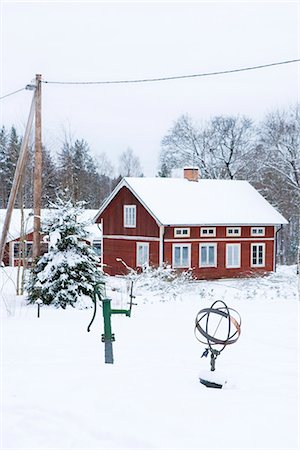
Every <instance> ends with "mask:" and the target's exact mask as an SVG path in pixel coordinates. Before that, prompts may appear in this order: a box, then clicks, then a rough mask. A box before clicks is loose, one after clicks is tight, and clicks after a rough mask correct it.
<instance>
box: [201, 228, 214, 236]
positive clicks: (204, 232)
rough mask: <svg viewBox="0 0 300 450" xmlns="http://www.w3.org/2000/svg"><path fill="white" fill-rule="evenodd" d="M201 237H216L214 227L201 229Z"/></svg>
mask: <svg viewBox="0 0 300 450" xmlns="http://www.w3.org/2000/svg"><path fill="white" fill-rule="evenodd" d="M200 236H201V237H216V227H201V229H200Z"/></svg>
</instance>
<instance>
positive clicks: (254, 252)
mask: <svg viewBox="0 0 300 450" xmlns="http://www.w3.org/2000/svg"><path fill="white" fill-rule="evenodd" d="M264 265H265V244H251V267H264Z"/></svg>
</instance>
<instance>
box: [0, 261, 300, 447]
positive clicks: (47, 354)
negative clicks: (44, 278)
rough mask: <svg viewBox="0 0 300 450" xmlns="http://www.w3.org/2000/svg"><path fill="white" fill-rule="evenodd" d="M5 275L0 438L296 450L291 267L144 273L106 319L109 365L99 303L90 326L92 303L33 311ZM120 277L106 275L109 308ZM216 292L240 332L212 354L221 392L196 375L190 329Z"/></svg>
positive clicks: (196, 349) (0, 285)
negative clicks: (253, 275)
mask: <svg viewBox="0 0 300 450" xmlns="http://www.w3.org/2000/svg"><path fill="white" fill-rule="evenodd" d="M4 270H5V272H4ZM9 270H10V271H11V272H9ZM8 275H9V276H10V277H11V278H8ZM15 275H16V274H15V271H14V269H9V268H6V269H1V278H0V294H1V314H2V370H1V375H2V409H1V436H2V447H1V448H3V449H11V448H13V449H25V448H26V449H28V448H30V449H69V448H82V449H123V448H128V449H135V448H136V449H141V450H142V449H152V448H154V449H239V450H244V449H272V450H275V449H298V448H299V300H298V296H297V277H296V269H295V267H279V268H278V272H277V273H276V274H272V275H270V276H268V277H266V278H257V279H247V280H246V279H241V280H221V281H214V282H205V281H200V282H192V283H191V282H190V283H187V282H185V283H180V282H179V283H175V282H173V283H168V282H165V283H162V282H159V281H158V280H154V279H150V278H148V279H147V278H144V279H143V280H141V281H139V282H138V283H137V284H136V287H135V295H136V299H135V300H136V303H137V304H138V305H137V306H135V307H133V308H134V309H133V314H132V317H131V318H128V317H125V316H113V318H112V327H113V332H114V333H115V335H116V342H115V343H114V357H115V363H114V364H113V365H108V364H107V365H106V364H104V348H103V347H104V346H103V343H102V342H101V333H102V332H103V319H102V313H101V310H100V311H98V315H97V316H96V320H95V322H94V324H93V325H92V328H91V332H90V333H87V331H86V328H87V325H88V323H89V321H90V319H91V316H92V310H91V309H83V310H78V309H72V308H69V309H67V310H62V309H54V308H51V307H43V308H42V309H41V317H40V318H39V319H38V318H37V310H36V306H26V304H25V302H24V301H23V300H22V298H20V297H19V298H17V299H16V298H15V297H14V294H13V283H12V279H14V277H15ZM124 284H125V282H124V280H122V279H119V278H110V279H108V283H107V289H108V294H109V295H110V296H112V297H113V301H114V303H115V305H117V306H118V307H126V302H127V300H128V299H127V297H126V295H125V288H124ZM218 299H220V300H223V301H225V302H226V303H227V304H228V306H230V307H232V308H235V309H236V310H237V311H238V312H239V313H240V315H241V316H242V333H241V337H240V339H239V341H238V342H237V343H236V344H234V345H232V346H230V347H228V348H226V349H225V350H224V352H223V353H222V354H221V355H220V356H219V358H218V359H217V362H216V373H217V374H220V375H222V376H224V377H225V378H226V379H227V384H226V386H225V387H224V389H220V390H218V389H208V388H206V387H204V386H203V385H201V384H200V383H199V380H198V374H199V372H201V371H203V370H208V369H209V360H208V359H206V358H202V359H201V355H202V353H203V351H204V348H205V347H204V346H203V345H201V344H200V343H199V342H198V341H197V340H196V339H195V337H194V320H195V316H196V314H197V312H198V311H199V310H200V309H202V308H204V307H209V306H210V305H211V304H212V302H213V301H215V300H218Z"/></svg>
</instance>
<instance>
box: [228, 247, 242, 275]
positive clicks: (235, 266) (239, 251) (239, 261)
mask: <svg viewBox="0 0 300 450" xmlns="http://www.w3.org/2000/svg"><path fill="white" fill-rule="evenodd" d="M232 247H234V248H237V249H238V263H236V264H233V263H231V264H230V263H229V249H230V248H232ZM240 267H241V244H226V269H239V268H240Z"/></svg>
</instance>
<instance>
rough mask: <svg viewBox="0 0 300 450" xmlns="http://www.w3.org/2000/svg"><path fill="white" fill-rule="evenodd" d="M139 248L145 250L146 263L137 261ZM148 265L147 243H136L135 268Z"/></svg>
mask: <svg viewBox="0 0 300 450" xmlns="http://www.w3.org/2000/svg"><path fill="white" fill-rule="evenodd" d="M139 247H141V248H144V249H146V253H147V258H146V259H147V261H144V262H142V261H140V260H139ZM148 265H149V242H137V243H136V266H137V267H144V266H148Z"/></svg>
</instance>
